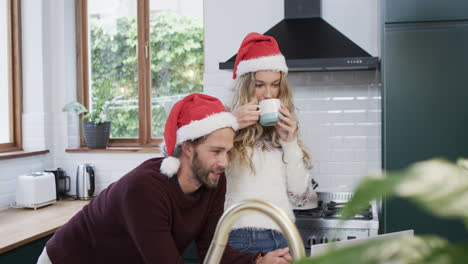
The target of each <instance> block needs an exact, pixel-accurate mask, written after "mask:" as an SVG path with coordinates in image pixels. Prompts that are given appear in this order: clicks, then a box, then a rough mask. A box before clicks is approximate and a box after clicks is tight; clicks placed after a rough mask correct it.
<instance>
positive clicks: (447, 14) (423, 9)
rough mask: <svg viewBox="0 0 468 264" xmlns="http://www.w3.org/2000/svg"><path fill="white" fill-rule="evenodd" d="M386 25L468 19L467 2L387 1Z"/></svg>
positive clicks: (458, 0) (451, 0)
mask: <svg viewBox="0 0 468 264" xmlns="http://www.w3.org/2000/svg"><path fill="white" fill-rule="evenodd" d="M384 12H385V23H395V22H420V21H447V20H463V19H468V1H466V0H443V1H441V0H386V1H385V11H384Z"/></svg>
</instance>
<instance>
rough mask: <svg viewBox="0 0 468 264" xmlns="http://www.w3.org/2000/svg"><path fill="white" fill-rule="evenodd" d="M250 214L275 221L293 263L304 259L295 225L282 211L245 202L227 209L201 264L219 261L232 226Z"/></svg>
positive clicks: (269, 205) (262, 203)
mask: <svg viewBox="0 0 468 264" xmlns="http://www.w3.org/2000/svg"><path fill="white" fill-rule="evenodd" d="M252 212H260V213H263V214H265V215H267V216H268V217H270V218H271V219H273V220H274V221H275V223H276V224H277V225H278V226H279V227H280V228H281V231H282V233H283V234H284V236H285V237H286V240H287V241H288V245H289V249H290V251H289V252H290V254H291V256H292V257H293V259H294V260H295V261H297V260H299V259H301V258H303V257H305V249H304V243H303V242H302V238H301V236H300V235H299V231H297V228H296V225H294V223H293V222H292V221H291V219H289V217H288V215H287V214H286V213H285V212H283V210H281V209H280V208H279V207H277V206H275V205H273V204H270V203H268V202H264V201H259V200H246V201H242V202H240V203H238V204H235V205H233V206H232V207H230V208H229V209H227V210H226V211H225V212H224V214H223V215H222V216H221V218H220V219H219V222H218V225H217V226H216V231H215V234H214V236H213V241H211V245H210V248H209V249H208V253H207V254H206V257H205V261H204V262H203V263H204V264H214V263H219V262H220V261H221V257H222V256H223V253H224V249H225V247H226V244H227V241H228V238H229V233H230V232H231V229H232V226H233V225H234V223H235V222H236V220H237V219H238V218H239V217H241V216H242V215H245V214H247V213H252Z"/></svg>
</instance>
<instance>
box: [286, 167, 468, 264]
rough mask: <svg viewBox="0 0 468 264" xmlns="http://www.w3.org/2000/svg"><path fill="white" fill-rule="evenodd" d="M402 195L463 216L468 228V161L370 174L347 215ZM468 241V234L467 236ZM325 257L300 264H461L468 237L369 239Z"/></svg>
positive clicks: (438, 211)
mask: <svg viewBox="0 0 468 264" xmlns="http://www.w3.org/2000/svg"><path fill="white" fill-rule="evenodd" d="M381 197H385V198H386V199H390V198H392V197H400V198H403V199H408V200H410V201H412V202H414V203H415V204H416V205H417V206H419V207H420V208H422V209H424V210H425V211H426V212H428V213H431V214H433V215H436V216H438V217H441V218H447V219H459V220H462V221H463V223H464V224H465V228H466V229H468V213H467V208H468V199H467V198H468V159H459V160H458V161H457V162H456V163H454V162H450V161H446V160H442V159H433V160H429V161H422V162H417V163H415V164H413V165H411V166H410V167H409V168H407V169H405V170H402V171H394V172H384V173H381V174H377V175H369V176H368V177H366V178H365V179H364V180H363V181H362V182H361V183H360V184H359V186H358V187H357V189H356V191H355V193H354V196H353V198H352V199H351V201H350V202H348V203H347V205H346V206H345V207H344V208H343V211H342V217H343V219H346V218H350V217H351V216H353V215H354V214H356V213H359V212H360V211H361V210H362V209H364V208H366V207H367V206H368V204H369V201H371V200H374V199H379V198H381ZM467 239H468V238H467ZM330 246H331V247H330V249H329V250H328V252H326V253H325V254H324V255H320V256H317V257H314V258H304V259H301V260H297V261H295V262H294V263H298V264H309V263H310V264H312V263H313V264H328V263H333V264H345V263H346V264H348V263H360V264H377V263H413V264H419V263H420V264H429V263H434V264H436V263H437V264H439V263H444V264H445V263H447V264H455V263H457V264H458V263H460V264H462V263H467V259H468V241H467V240H465V241H461V242H458V243H454V242H449V241H447V240H446V239H443V238H441V237H439V236H436V235H421V236H419V235H418V236H401V237H394V238H386V239H381V240H378V241H372V240H369V241H367V240H363V241H362V243H356V244H355V245H353V246H348V247H342V248H338V247H333V246H332V245H330Z"/></svg>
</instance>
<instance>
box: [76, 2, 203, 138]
mask: <svg viewBox="0 0 468 264" xmlns="http://www.w3.org/2000/svg"><path fill="white" fill-rule="evenodd" d="M75 3H76V12H77V13H76V14H77V16H76V17H77V27H76V28H77V45H78V46H77V54H78V55H77V76H78V78H77V80H78V91H79V92H78V100H79V101H80V102H81V103H83V104H84V105H85V106H87V107H88V108H91V109H92V108H93V105H96V104H97V103H102V102H107V105H108V111H107V119H108V120H109V121H111V122H112V125H111V139H110V143H109V145H110V146H114V147H116V146H119V147H132V146H138V147H152V146H157V145H158V144H159V143H160V142H161V141H162V139H161V138H162V136H163V132H164V125H165V123H166V119H167V116H168V114H169V112H170V109H171V108H172V105H173V104H174V103H175V102H176V101H178V100H179V99H181V98H182V97H184V96H185V95H186V94H189V93H193V92H202V90H203V82H202V80H203V62H204V61H203V20H202V16H203V11H202V10H203V1H202V0H196V1H192V0H191V1H185V0H100V1H86V0H77V1H75ZM81 138H82V139H81V140H82V141H81V143H82V145H83V146H84V145H85V144H84V140H83V137H81Z"/></svg>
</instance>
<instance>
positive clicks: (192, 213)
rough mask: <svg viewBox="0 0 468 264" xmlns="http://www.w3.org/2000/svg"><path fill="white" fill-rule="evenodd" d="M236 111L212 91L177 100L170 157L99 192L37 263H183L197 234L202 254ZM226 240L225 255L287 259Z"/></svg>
mask: <svg viewBox="0 0 468 264" xmlns="http://www.w3.org/2000/svg"><path fill="white" fill-rule="evenodd" d="M237 127H238V124H237V121H236V119H235V117H234V116H233V115H232V114H230V113H228V112H226V111H225V109H224V107H223V105H222V103H221V102H220V101H219V100H218V99H216V98H214V97H211V96H207V95H203V94H191V95H189V96H187V97H185V98H184V99H182V100H181V101H179V102H177V103H176V104H175V105H174V107H173V108H172V110H171V113H170V115H169V117H168V120H167V122H166V128H165V131H164V139H165V143H166V149H167V154H168V157H166V158H164V159H163V158H154V159H150V160H147V161H145V162H144V163H142V164H141V165H140V166H138V167H137V168H135V169H134V170H132V171H130V172H129V173H127V174H126V175H125V176H123V177H122V178H121V179H120V180H118V181H117V182H115V183H113V184H111V185H110V186H109V187H108V188H107V189H105V190H104V191H102V192H101V194H99V195H98V196H97V197H96V198H94V199H93V200H92V201H91V202H90V203H89V204H88V205H87V206H85V207H84V208H83V209H82V210H81V211H80V212H78V213H77V214H76V215H75V216H74V217H73V218H72V219H71V220H70V221H69V222H68V223H67V224H65V225H64V226H62V227H61V228H60V229H58V230H57V232H56V233H55V234H54V236H53V237H52V238H51V239H50V240H49V241H48V242H47V244H46V248H45V249H44V251H43V253H42V255H41V256H40V257H39V261H38V263H54V264H55V263H67V264H68V263H164V264H165V263H167V264H173V263H183V259H182V257H181V254H182V253H183V252H184V250H185V248H186V247H187V246H188V245H189V243H190V242H191V241H192V240H195V241H196V244H197V247H198V253H199V256H200V258H201V259H202V260H203V259H204V258H205V255H206V253H207V251H208V248H209V245H210V243H211V240H212V237H213V234H214V231H215V228H216V224H217V222H218V220H219V218H220V217H221V215H222V213H223V207H224V199H225V197H224V196H225V192H226V178H225V176H224V169H225V168H226V166H227V165H228V154H229V151H230V149H231V148H232V144H233V139H234V130H235V129H237ZM290 261H291V256H290V255H289V253H288V249H287V248H286V249H279V250H277V251H274V252H270V253H268V254H266V255H265V256H261V253H260V252H259V253H257V254H253V253H240V252H238V251H234V250H233V249H231V248H229V247H228V248H227V249H226V251H225V254H224V256H223V259H222V263H289V262H290Z"/></svg>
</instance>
